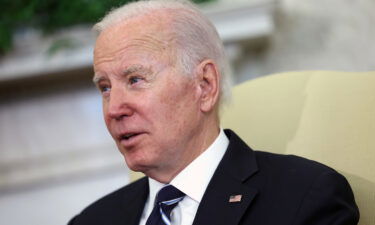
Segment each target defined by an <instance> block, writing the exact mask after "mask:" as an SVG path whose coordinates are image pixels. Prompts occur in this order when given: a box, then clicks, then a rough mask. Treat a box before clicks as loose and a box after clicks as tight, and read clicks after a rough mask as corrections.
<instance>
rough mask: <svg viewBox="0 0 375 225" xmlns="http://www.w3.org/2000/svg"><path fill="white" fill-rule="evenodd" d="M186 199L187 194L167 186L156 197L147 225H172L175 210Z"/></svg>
mask: <svg viewBox="0 0 375 225" xmlns="http://www.w3.org/2000/svg"><path fill="white" fill-rule="evenodd" d="M184 197H185V194H184V193H183V192H181V191H180V190H178V189H177V188H175V187H173V186H172V185H167V186H165V187H163V188H162V189H161V190H160V191H159V192H158V194H157V195H156V201H155V205H154V209H153V210H152V212H151V214H150V216H149V217H148V219H147V222H146V225H170V224H171V212H172V210H173V208H174V207H175V206H176V205H177V204H178V202H179V201H181V200H182V199H183V198H184Z"/></svg>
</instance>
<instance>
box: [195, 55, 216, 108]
mask: <svg viewBox="0 0 375 225" xmlns="http://www.w3.org/2000/svg"><path fill="white" fill-rule="evenodd" d="M198 77H199V84H200V89H201V98H200V101H201V110H202V111H203V112H209V111H211V110H213V109H214V108H215V105H216V104H217V102H218V98H219V86H220V76H219V73H218V70H217V67H216V64H215V63H214V62H213V61H212V60H205V61H203V62H202V63H201V64H199V66H198Z"/></svg>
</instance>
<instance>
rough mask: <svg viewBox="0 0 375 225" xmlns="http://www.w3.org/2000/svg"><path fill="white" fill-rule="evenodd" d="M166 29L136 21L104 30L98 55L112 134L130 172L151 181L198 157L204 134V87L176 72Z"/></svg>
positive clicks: (98, 71)
mask: <svg viewBox="0 0 375 225" xmlns="http://www.w3.org/2000/svg"><path fill="white" fill-rule="evenodd" d="M165 29H167V28H166V25H165V24H160V23H158V22H150V21H149V20H147V18H144V19H139V18H138V19H137V18H136V19H132V20H131V21H129V22H126V23H123V24H120V25H116V26H114V27H110V28H108V29H106V30H104V31H103V32H102V33H101V34H100V36H99V37H98V39H97V42H96V46H95V53H94V70H95V78H94V81H95V83H96V84H97V86H98V88H99V90H100V91H101V93H102V96H103V112H104V119H105V123H106V125H107V128H108V130H109V132H110V133H111V135H112V137H113V138H114V140H115V141H116V144H117V146H118V148H119V150H120V151H121V153H122V154H123V155H124V157H125V160H126V162H127V164H128V166H129V167H130V168H131V169H132V170H135V171H142V172H144V173H146V174H147V175H149V176H151V177H152V176H153V174H156V173H160V172H164V171H168V170H179V169H181V168H179V167H184V166H186V165H185V164H186V163H189V162H190V161H191V160H192V159H193V158H194V157H196V155H194V154H196V153H195V151H194V149H195V148H199V147H200V146H197V145H198V143H197V139H199V138H197V137H196V136H197V135H198V133H199V130H200V129H202V127H201V125H200V124H201V120H202V116H201V113H200V109H199V91H198V88H197V86H198V84H197V82H196V80H195V79H194V76H193V77H188V76H184V75H183V74H182V72H181V70H180V69H179V67H178V66H176V63H175V62H174V61H175V60H174V59H173V57H174V53H173V51H171V50H172V49H173V47H172V46H170V44H169V43H168V42H167V41H166V40H168V39H169V37H168V35H165V34H163V33H162V32H163V30H165Z"/></svg>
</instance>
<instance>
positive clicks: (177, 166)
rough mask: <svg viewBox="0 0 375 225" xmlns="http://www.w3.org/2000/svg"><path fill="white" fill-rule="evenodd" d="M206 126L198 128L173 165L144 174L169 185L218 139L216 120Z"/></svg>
mask: <svg viewBox="0 0 375 225" xmlns="http://www.w3.org/2000/svg"><path fill="white" fill-rule="evenodd" d="M207 122H208V123H206V126H200V127H199V128H198V129H197V130H196V132H195V134H194V136H193V137H192V140H194V141H192V142H190V144H189V146H185V147H186V149H187V150H186V151H184V152H183V153H182V154H181V155H179V156H176V157H175V162H176V163H174V164H171V165H169V166H167V167H165V168H161V169H160V170H153V171H145V174H146V175H147V176H149V177H151V178H153V179H155V180H157V181H159V182H161V183H165V184H167V183H170V182H171V180H172V179H173V178H174V177H176V176H177V175H178V174H179V173H180V172H181V171H182V170H183V169H185V168H186V167H187V166H188V165H189V164H190V163H191V162H192V161H194V160H195V159H196V158H197V157H198V156H199V155H201V154H202V153H203V152H204V151H205V150H206V149H207V148H208V147H209V146H210V145H211V144H212V143H213V142H214V141H215V139H216V138H217V137H218V135H219V132H220V128H219V123H218V122H217V120H216V119H215V120H212V121H207Z"/></svg>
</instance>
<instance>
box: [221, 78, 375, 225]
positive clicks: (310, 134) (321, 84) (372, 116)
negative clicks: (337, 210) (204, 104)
mask: <svg viewBox="0 0 375 225" xmlns="http://www.w3.org/2000/svg"><path fill="white" fill-rule="evenodd" d="M232 95H233V96H232V97H233V98H232V102H231V103H230V104H229V106H227V107H226V108H224V110H223V113H222V117H221V118H222V119H221V121H222V127H224V128H231V129H233V130H234V131H236V132H237V133H238V134H239V135H240V136H241V137H242V138H243V139H244V140H245V141H246V142H247V143H248V144H249V145H250V146H251V147H252V148H254V149H258V150H263V151H270V152H275V153H282V154H294V155H299V156H303V157H306V158H309V159H313V160H316V161H319V162H322V163H324V164H326V165H329V166H331V167H333V168H335V169H336V170H338V171H340V172H341V173H343V174H344V175H345V176H346V177H347V179H348V180H349V183H350V184H351V186H352V188H353V191H354V193H355V197H356V201H357V204H358V206H359V208H360V213H361V219H360V223H359V224H361V225H371V224H375V72H366V73H347V72H327V71H310V72H289V73H281V74H275V75H270V76H266V77H262V78H258V79H255V80H251V81H247V82H245V83H242V84H240V85H238V86H236V87H234V89H233V93H232Z"/></svg>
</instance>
